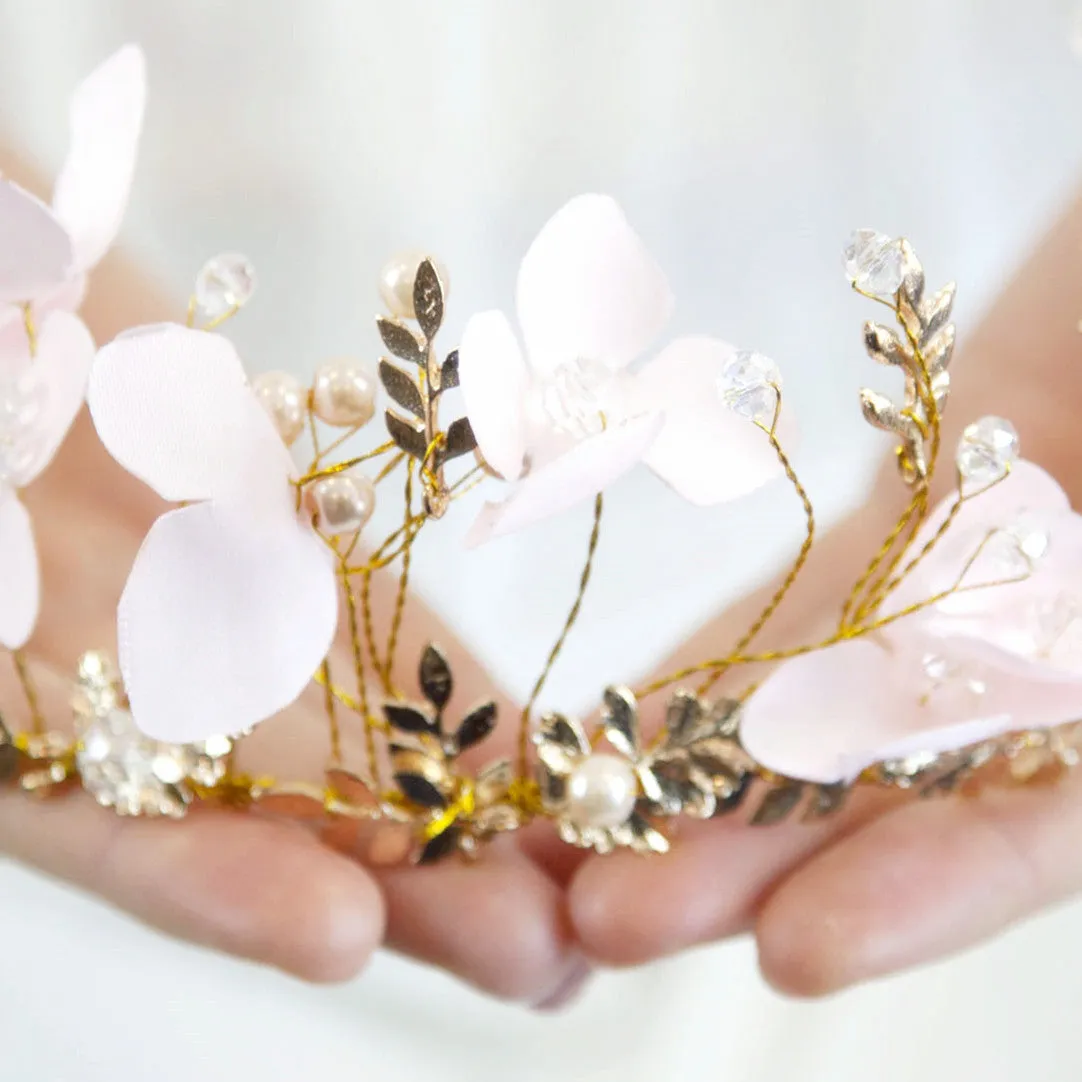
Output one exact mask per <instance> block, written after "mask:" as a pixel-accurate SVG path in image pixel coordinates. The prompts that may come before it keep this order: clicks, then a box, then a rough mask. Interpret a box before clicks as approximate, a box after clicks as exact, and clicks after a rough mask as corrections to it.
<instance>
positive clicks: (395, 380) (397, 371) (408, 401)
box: [379, 359, 425, 420]
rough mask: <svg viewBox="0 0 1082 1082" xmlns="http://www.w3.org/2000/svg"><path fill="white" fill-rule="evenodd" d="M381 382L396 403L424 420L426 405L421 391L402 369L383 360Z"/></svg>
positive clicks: (380, 366)
mask: <svg viewBox="0 0 1082 1082" xmlns="http://www.w3.org/2000/svg"><path fill="white" fill-rule="evenodd" d="M379 380H380V383H382V384H383V387H384V389H385V390H386V392H387V393H388V394H389V395H390V396H391V398H392V399H393V400H394V402H396V403H397V404H398V405H399V406H401V407H402V408H403V409H405V410H409V412H410V413H412V414H414V415H415V416H417V417H420V418H421V419H422V420H423V419H424V415H425V404H424V400H423V399H422V398H421V391H420V389H419V388H418V386H417V384H416V383H414V382H413V380H412V379H410V378H409V376H407V375H406V373H405V372H403V371H402V369H401V368H395V366H394V365H393V364H391V362H390V361H388V360H386V359H384V360H381V361H380V362H379Z"/></svg>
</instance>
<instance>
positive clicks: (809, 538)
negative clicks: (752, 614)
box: [698, 396, 815, 695]
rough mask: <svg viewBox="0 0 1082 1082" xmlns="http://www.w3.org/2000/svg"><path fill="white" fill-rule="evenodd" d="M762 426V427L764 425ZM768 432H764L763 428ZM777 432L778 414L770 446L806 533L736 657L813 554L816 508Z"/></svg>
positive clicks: (713, 679)
mask: <svg viewBox="0 0 1082 1082" xmlns="http://www.w3.org/2000/svg"><path fill="white" fill-rule="evenodd" d="M780 408H781V399H780V396H779V400H778V410H779V411H780ZM761 427H762V426H761ZM764 430H765V429H764ZM776 430H777V412H776V413H775V421H774V424H772V425H771V427H770V430H769V431H767V435H768V437H769V439H770V445H771V446H772V447H773V448H774V453H775V454H776V455H777V456H778V461H779V462H780V463H781V465H782V468H783V469H784V470H785V476H786V477H787V478H788V480H789V483H790V484H791V485H792V486H793V488H794V489H796V493H797V495H798V496H799V497H800V502H801V503H802V504H803V505H804V521H805V523H806V530H805V534H804V541H803V544H801V546H800V551H799V552H798V553H797V557H796V560H795V561H794V563H793V566H792V567H791V568H790V569H789V574H788V575H786V576H785V579H784V580H783V581H782V583H781V585H780V586H779V587H778V589H777V590H776V591H775V592H774V596H773V597H772V598H771V599H770V600H769V601H768V602H767V604H766V607H765V608H764V609H763V611H762V612H760V613H759V616H758V618H757V619H756V620H755V622H754V623H753V624H752V625H751V627H749V628H748V630H747V631H746V632H745V633H744V634H743V635H742V636H741V638H740V640H739V641H738V642H737V644H736V645H735V646H734V647H733V651H732V652H733V653H734V654H740V653H741V652H742V651H744V650H745V649H746V648H747V647H748V646H750V645H751V643H752V642H753V641H754V639H755V638H756V636H758V634H759V632H760V631H762V630H763V628H764V627H765V626H766V624H767V623H768V622H769V620H770V618H771V617H772V616H773V615H774V613H775V612H777V610H778V608H779V606H780V605H781V603H782V602H783V601H784V600H785V596H786V595H787V594H788V593H789V591H790V590H791V589H792V587H793V583H795V582H796V580H797V578H798V576H799V575H800V573H801V571H803V569H804V565H805V564H806V563H807V562H808V556H809V555H810V553H811V550H812V545H813V544H814V543H815V509H814V508H813V507H812V502H811V498H810V497H809V496H808V492H807V490H806V489H805V488H804V486H803V485H802V484H801V482H800V479H799V478H798V477H797V475H796V471H795V470H794V469H793V464H792V462H790V461H789V456H788V455H787V454H786V453H785V450H784V449H783V448H782V445H781V443H780V442H779V440H778V437H777V435H776ZM725 672H726V668H725V667H724V666H721V667H719V668H717V669H715V670H714V671H713V673H712V674H711V675H710V676H709V677H708V678H707V679H706V680H704V681H703V683H702V684H701V685H700V686H699V688H698V694H699V695H706V694H707V693H708V692H709V691H710V689H711V688H712V687H713V686H714V685H715V684H716V683H717V682H718V681H719V680H720V679H721V678H722V676H724V675H725Z"/></svg>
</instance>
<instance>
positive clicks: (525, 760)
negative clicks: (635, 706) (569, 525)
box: [518, 492, 604, 778]
mask: <svg viewBox="0 0 1082 1082" xmlns="http://www.w3.org/2000/svg"><path fill="white" fill-rule="evenodd" d="M603 508H604V502H603V497H602V495H601V493H600V492H599V493H598V494H597V496H596V497H595V498H594V524H593V528H592V529H591V530H590V543H589V545H588V546H587V549H586V563H585V565H584V566H583V568H582V575H581V576H580V578H579V589H578V593H576V594H575V601H574V604H573V605H572V606H571V611H570V612H569V613H568V614H567V619H566V620H565V621H564V626H563V630H562V631H561V632H560V636H559V638H558V639H557V640H556V643H555V644H554V645H553V647H552V650H551V651H550V652H549V656H548V660H547V661H546V662H545V667H544V669H542V670H541V675H540V676H539V677H538V678H537V681H536V683H535V684H534V686H533V690H532V691H531V692H530V697H529V699H528V700H527V701H526V705H525V707H523V710H522V717H521V719H520V721H519V739H518V772H519V777H521V778H525V777H526V772H527V770H528V769H529V762H530V714H531V713H532V711H533V708H534V706H535V705H536V704H537V700H538V698H540V696H541V692H542V691H543V690H544V687H545V683H546V681H547V680H548V678H549V674H550V673H551V672H552V668H553V666H554V665H555V664H556V660H557V658H559V656H560V652H561V651H562V650H563V648H564V643H565V642H566V641H567V636H568V635H569V634H570V633H571V629H572V628H573V627H574V626H575V621H576V620H578V618H579V612H580V611H581V609H582V602H583V598H585V596H586V587H587V586H589V584H590V575H591V574H592V572H593V567H594V556H595V554H596V553H597V543H598V540H599V538H600V536H601V512H602V510H603Z"/></svg>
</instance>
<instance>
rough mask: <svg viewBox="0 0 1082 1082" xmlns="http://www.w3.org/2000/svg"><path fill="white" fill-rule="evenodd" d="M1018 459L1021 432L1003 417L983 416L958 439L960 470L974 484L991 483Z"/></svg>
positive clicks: (965, 478)
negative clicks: (1019, 433) (1019, 434)
mask: <svg viewBox="0 0 1082 1082" xmlns="http://www.w3.org/2000/svg"><path fill="white" fill-rule="evenodd" d="M1017 459H1018V433H1017V432H1016V431H1015V429H1014V425H1012V424H1011V422H1010V421H1007V420H1004V418H1002V417H982V418H981V419H980V420H979V421H974V422H973V423H972V424H971V425H967V426H966V428H965V431H963V433H962V438H961V439H960V440H959V441H958V454H957V463H958V472H959V473H960V474H961V476H962V480H963V481H965V482H968V483H969V484H971V485H989V484H992V483H993V482H994V481H998V480H999V479H1000V478H1001V477H1003V476H1004V475H1005V474H1006V472H1007V470H1008V469H1010V467H1011V465H1012V464H1013V463H1014V462H1016V461H1017Z"/></svg>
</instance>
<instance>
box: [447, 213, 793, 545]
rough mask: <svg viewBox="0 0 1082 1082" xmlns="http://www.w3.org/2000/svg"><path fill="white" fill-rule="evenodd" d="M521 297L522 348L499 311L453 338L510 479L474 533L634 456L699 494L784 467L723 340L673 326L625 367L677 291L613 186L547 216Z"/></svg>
mask: <svg viewBox="0 0 1082 1082" xmlns="http://www.w3.org/2000/svg"><path fill="white" fill-rule="evenodd" d="M517 306H518V317H519V324H520V326H521V329H522V337H523V341H524V343H525V352H523V350H522V349H521V348H520V346H519V343H518V340H517V338H516V336H515V332H514V330H513V329H512V327H511V324H510V322H509V321H508V320H507V318H506V317H505V316H504V315H503V314H502V313H501V312H497V311H490V312H483V313H481V314H479V315H475V316H474V317H473V318H472V319H470V321H469V323H468V324H467V326H466V329H465V331H464V333H463V335H462V340H461V343H460V345H459V351H458V354H459V378H460V382H461V386H462V390H463V394H464V397H465V401H466V412H467V415H468V416H469V419H470V423H471V425H472V426H473V431H474V434H475V435H476V437H477V443H478V446H479V447H480V450H481V453H482V454H483V455H484V457H485V461H486V462H487V463H488V464H489V465H490V466H491V467H492V468H493V469H494V470H496V471H497V472H498V473H499V474H500V475H501V476H502V477H503V478H504V479H505V480H507V481H509V482H515V484H514V486H513V488H512V490H511V492H510V494H509V495H508V496H507V498H506V499H504V500H503V501H502V502H500V503H489V504H486V506H485V507H484V509H483V510H482V512H481V514H480V516H479V517H478V519H477V522H476V523H475V524H474V526H473V529H472V530H471V533H470V536H469V538H468V541H469V543H471V544H479V543H481V542H483V541H486V540H488V539H489V538H491V537H496V536H499V535H502V534H507V533H511V532H513V531H515V530H519V529H522V528H524V527H526V526H529V525H532V524H533V523H535V522H538V521H540V520H541V519H544V518H548V517H549V516H551V515H554V514H558V513H559V512H561V511H564V510H566V509H568V508H570V507H571V506H573V505H575V504H577V503H579V502H581V501H582V500H584V499H588V498H589V497H590V496H592V495H594V494H595V493H597V492H599V491H601V490H602V489H604V488H605V487H606V486H607V485H608V484H610V483H611V482H612V481H614V480H616V478H618V477H619V476H620V475H621V474H623V473H625V472H626V471H627V470H629V469H630V468H631V467H632V466H634V465H635V463H636V462H638V461H639V460H640V459H641V460H643V461H645V462H646V463H647V465H649V466H650V467H651V468H652V469H653V470H654V472H655V473H657V474H658V475H659V476H660V477H661V478H662V479H663V480H665V481H666V482H667V483H668V484H669V485H671V486H672V487H673V488H674V489H675V490H676V491H677V492H679V493H680V494H681V495H682V496H684V497H685V498H687V499H688V500H691V501H692V502H694V503H697V504H702V505H708V504H715V503H721V502H723V501H726V500H732V499H736V498H738V497H740V496H743V495H745V494H746V493H748V492H750V491H752V490H753V489H755V488H758V487H759V486H760V485H762V484H764V483H765V482H766V481H768V480H770V479H772V478H773V477H775V476H777V475H778V474H779V473H780V472H781V469H780V467H779V465H778V461H777V457H776V455H775V453H774V451H773V449H772V448H771V446H770V443H769V441H768V440H767V438H766V436H765V435H764V433H763V432H762V431H760V430H759V429H758V428H757V427H756V426H755V425H754V424H753V423H752V422H751V421H750V420H749V419H748V418H746V417H743V416H741V415H738V414H737V413H734V412H733V411H732V410H731V409H730V408H729V407H728V406H727V405H726V404H725V402H724V401H723V398H722V395H721V393H720V391H719V388H718V380H719V377H720V375H721V371H722V367H723V365H724V363H725V361H726V360H727V359H728V358H729V357H731V356H732V354H733V353H734V349H733V347H732V346H730V345H727V344H726V343H725V342H721V341H718V340H717V339H713V338H705V337H688V338H679V339H676V340H675V341H673V342H671V343H670V344H669V345H668V346H667V347H666V348H665V349H664V350H662V352H661V353H660V354H659V355H658V356H657V357H656V358H654V360H653V361H651V362H650V363H649V364H648V365H647V366H646V367H645V368H644V369H643V370H642V371H641V372H639V373H638V374H636V375H632V374H630V373H629V372H628V370H627V369H628V366H629V365H630V363H631V362H632V361H633V360H634V359H635V358H636V357H638V356H639V355H641V354H642V353H643V352H644V351H645V350H646V348H647V347H648V346H649V345H650V343H651V342H652V341H653V340H654V339H655V338H656V337H657V335H658V334H659V333H660V331H661V330H662V328H663V327H664V326H665V324H666V323H667V322H668V319H669V315H670V313H671V310H672V296H671V294H670V292H669V287H668V285H667V283H666V281H665V278H664V275H663V274H662V272H661V270H660V268H659V267H658V266H657V264H656V263H654V261H653V260H652V259H651V257H650V255H649V253H648V252H647V251H646V249H645V248H644V246H643V244H642V241H641V240H640V239H639V237H638V236H637V235H636V234H635V232H634V231H633V230H632V229H631V227H630V225H629V224H628V222H627V219H626V218H625V217H624V215H623V213H622V211H621V210H620V208H619V207H618V206H617V204H616V203H615V202H614V201H613V200H612V199H610V198H609V197H607V196H602V195H581V196H578V197H577V198H575V199H572V200H571V201H570V202H569V203H568V204H566V206H564V207H563V209H562V210H560V211H558V212H557V213H556V215H555V216H554V217H553V218H552V219H551V220H550V221H549V222H548V223H547V224H546V225H545V226H544V228H543V229H542V230H541V232H540V233H539V234H538V236H537V238H536V239H535V240H534V242H533V244H532V245H531V246H530V249H529V251H528V252H527V253H526V256H525V258H524V259H523V260H522V265H521V267H520V269H519V276H518V302H517Z"/></svg>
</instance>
